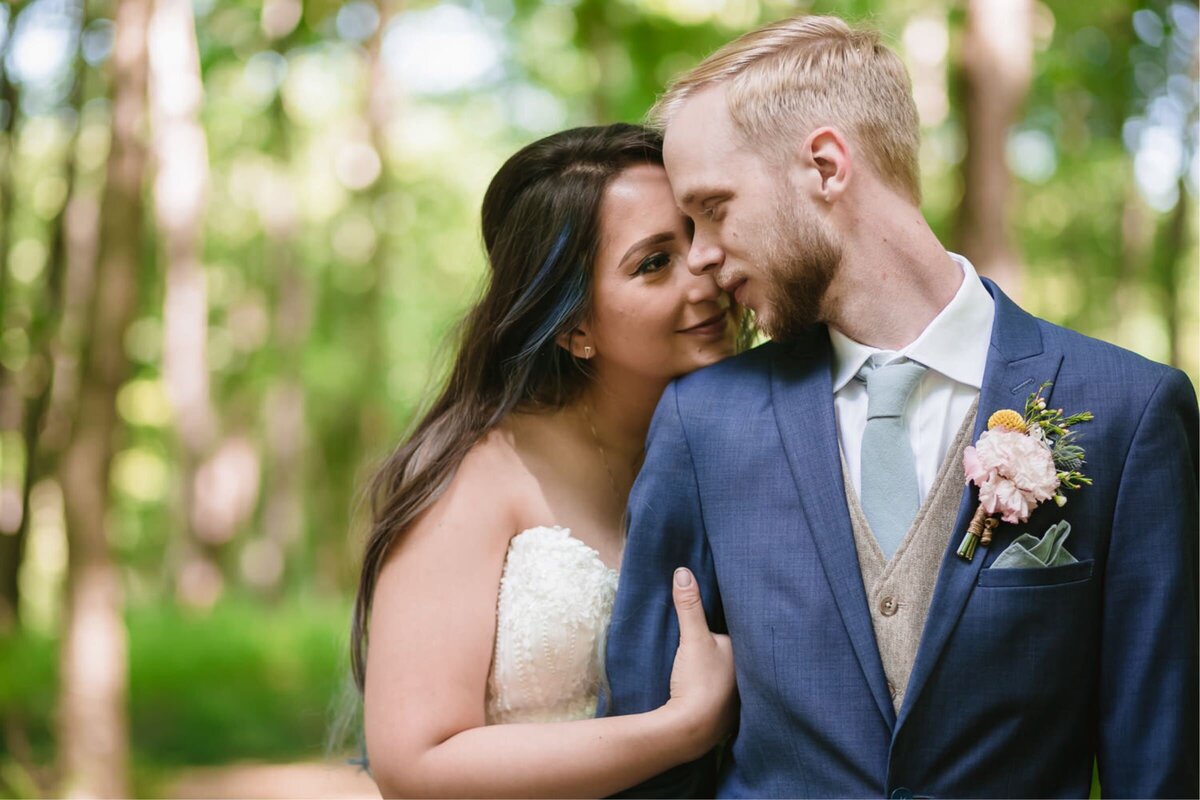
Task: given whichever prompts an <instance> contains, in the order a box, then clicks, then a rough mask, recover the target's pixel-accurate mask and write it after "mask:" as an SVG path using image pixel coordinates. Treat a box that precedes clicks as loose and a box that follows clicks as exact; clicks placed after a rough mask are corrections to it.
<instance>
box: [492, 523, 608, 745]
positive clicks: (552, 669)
mask: <svg viewBox="0 0 1200 800" xmlns="http://www.w3.org/2000/svg"><path fill="white" fill-rule="evenodd" d="M616 591H617V572H616V570H613V569H609V568H608V567H607V566H605V564H604V562H603V561H601V560H600V555H599V554H598V553H597V552H596V551H595V550H593V549H592V548H591V547H588V546H587V545H586V544H584V543H583V542H581V541H580V540H579V539H576V538H574V537H572V536H571V531H570V530H568V529H567V528H558V527H554V528H530V529H529V530H526V531H522V532H521V533H519V534H517V535H516V536H514V537H513V538H512V541H511V542H510V543H509V545H508V555H507V556H506V558H505V562H504V572H503V574H502V576H501V578H500V594H499V598H498V600H497V608H496V649H495V652H494V653H493V656H492V669H491V674H489V675H488V686H487V722H488V724H494V723H501V722H558V721H562V720H571V719H586V718H588V717H591V716H592V715H594V714H595V713H596V701H597V698H598V691H599V687H600V682H601V677H602V675H603V658H604V638H605V635H606V633H607V630H608V620H609V617H610V616H611V615H612V606H613V598H614V597H615V596H616Z"/></svg>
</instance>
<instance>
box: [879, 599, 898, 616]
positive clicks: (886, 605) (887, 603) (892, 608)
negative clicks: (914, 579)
mask: <svg viewBox="0 0 1200 800" xmlns="http://www.w3.org/2000/svg"><path fill="white" fill-rule="evenodd" d="M899 610H900V603H899V602H897V600H896V598H894V597H885V598H883V599H882V600H880V601H879V613H880V614H883V615H884V616H885V617H890V616H892V615H893V614H895V613H896V612H897V611H899Z"/></svg>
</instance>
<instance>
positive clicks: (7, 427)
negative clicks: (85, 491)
mask: <svg viewBox="0 0 1200 800" xmlns="http://www.w3.org/2000/svg"><path fill="white" fill-rule="evenodd" d="M22 8H23V6H17V7H16V8H14V9H13V10H12V12H11V15H10V17H9V20H8V32H9V35H8V36H6V37H5V40H4V47H3V48H0V101H2V102H3V105H4V108H5V117H4V125H3V136H4V155H3V158H0V335H3V334H4V333H5V332H6V331H7V330H8V323H7V319H8V294H9V292H8V282H9V264H8V253H9V250H10V248H11V247H12V211H13V199H14V193H13V168H12V165H13V162H14V161H15V158H14V151H15V149H16V130H17V124H16V122H17V110H18V105H19V103H20V95H19V92H18V89H17V86H16V84H15V83H13V81H12V79H11V76H10V75H9V73H8V68H7V67H6V66H5V65H6V64H7V59H8V54H9V51H10V50H11V49H12V42H13V37H12V31H13V28H14V26H15V25H16V22H17V17H18V15H19V14H20V13H21V10H22ZM21 406H22V399H21V393H20V391H19V389H18V388H17V385H16V381H15V380H14V376H13V374H12V373H11V371H10V370H9V369H8V368H7V367H5V366H4V364H3V363H0V432H4V431H15V430H18V429H20V428H21V423H22V410H21ZM8 441H11V440H8ZM4 448H5V444H4V442H3V441H0V454H3V457H2V459H0V460H5V461H6V460H8V459H9V458H15V456H16V454H15V453H8V452H5V449H4ZM21 460H22V461H24V463H25V465H26V466H25V470H26V471H28V465H29V461H30V459H29V454H28V451H26V453H25V455H24V456H23V458H22V459H21ZM12 477H13V476H12V475H6V474H5V473H4V472H0V631H5V630H8V629H9V628H11V627H12V626H13V625H15V624H16V622H17V614H18V606H19V603H20V592H19V589H18V586H17V573H18V571H19V570H20V567H21V558H22V554H23V553H24V550H25V532H24V522H25V519H24V515H23V513H22V511H21V508H20V506H21V502H20V499H19V498H20V492H19V490H18V489H17V487H16V486H15V485H11V484H10V481H11V480H12Z"/></svg>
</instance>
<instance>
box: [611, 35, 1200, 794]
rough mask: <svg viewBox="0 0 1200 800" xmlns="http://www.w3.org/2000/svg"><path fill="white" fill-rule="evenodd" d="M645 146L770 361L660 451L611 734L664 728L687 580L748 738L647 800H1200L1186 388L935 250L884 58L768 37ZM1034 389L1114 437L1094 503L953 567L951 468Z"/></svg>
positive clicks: (630, 567) (972, 494) (1095, 468)
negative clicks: (1091, 799) (681, 577)
mask: <svg viewBox="0 0 1200 800" xmlns="http://www.w3.org/2000/svg"><path fill="white" fill-rule="evenodd" d="M655 115H656V117H657V119H658V120H659V121H660V122H661V123H662V125H663V126H664V128H665V132H666V146H665V158H666V166H667V170H668V173H669V175H670V178H671V183H672V186H673V189H674V191H675V195H676V200H677V202H678V203H679V205H680V207H681V208H682V209H683V210H684V211H685V212H686V213H687V214H688V216H690V217H691V218H692V220H693V221H694V222H695V238H694V241H693V243H692V247H691V252H690V255H689V258H688V268H689V269H690V270H691V271H692V272H694V273H696V274H701V273H708V274H711V275H713V276H714V277H715V279H716V280H717V282H718V283H719V284H720V285H721V286H722V287H723V288H725V289H726V290H727V291H729V292H731V293H732V294H733V295H734V297H735V298H736V299H737V301H738V302H739V303H741V304H742V305H745V306H749V307H750V308H753V309H754V311H755V312H756V314H757V318H758V320H759V323H760V324H761V325H762V326H763V328H764V330H765V331H766V332H767V333H768V334H769V335H770V336H771V338H772V339H773V340H774V341H772V342H771V343H769V344H767V345H764V346H762V347H759V348H757V349H755V350H752V351H750V352H748V353H745V354H743V355H742V356H740V357H737V358H734V359H730V360H728V361H726V362H723V363H721V364H719V365H717V366H715V367H712V368H710V369H707V370H703V371H701V372H698V373H695V374H693V375H691V376H689V377H686V378H683V379H680V380H679V381H677V382H676V383H675V384H673V385H672V386H671V387H670V388H669V389H668V390H667V392H666V394H665V395H664V396H663V399H662V402H661V403H660V404H659V407H658V411H657V414H656V416H655V421H654V424H653V427H652V428H651V432H650V438H649V443H648V447H647V454H646V460H645V466H644V468H643V470H642V473H641V476H640V478H639V479H638V482H637V485H636V486H635V488H634V491H633V494H632V496H631V498H630V505H629V512H630V522H629V538H628V542H627V545H626V550H625V555H624V559H623V564H622V572H621V583H620V589H619V591H618V596H617V601H616V608H615V610H614V613H613V621H612V627H611V629H610V635H609V642H608V664H607V668H608V678H609V681H610V683H611V689H612V693H611V702H610V704H609V708H608V713H612V714H627V713H635V712H640V711H645V710H648V709H651V708H655V707H657V706H659V705H661V704H662V703H663V702H664V701H665V700H666V698H667V695H668V691H669V687H668V676H669V674H670V671H671V660H672V657H673V655H674V652H675V648H676V643H677V641H678V630H677V627H676V622H675V617H674V614H673V613H672V605H671V588H670V580H671V575H672V571H673V570H674V568H675V567H677V566H681V565H682V566H687V567H690V568H691V570H692V571H693V572H694V573H695V576H696V578H697V580H698V581H699V582H700V589H701V594H702V596H703V598H704V602H705V611H706V612H707V615H708V619H709V620H710V622H711V624H712V625H713V627H714V628H715V629H717V630H720V631H727V632H728V633H729V634H730V635H731V637H732V639H733V647H734V653H735V660H736V663H737V684H738V690H739V695H740V698H741V712H740V720H739V729H738V731H737V734H736V736H735V737H734V738H733V739H732V742H731V744H730V745H729V747H728V750H727V751H726V752H725V753H724V755H723V757H721V758H720V759H719V767H717V766H716V763H717V761H718V759H717V758H716V754H714V755H713V756H711V757H710V758H708V759H704V760H702V761H700V762H695V763H692V764H688V765H685V766H684V767H681V768H678V769H676V770H674V771H672V772H670V773H667V774H666V775H663V776H660V777H659V778H658V779H657V780H656V781H652V782H650V783H649V784H646V785H644V786H642V787H638V788H637V789H635V790H634V792H633V793H634V794H637V793H646V794H660V795H663V796H684V795H688V794H706V795H707V794H712V793H714V792H715V794H716V795H717V796H720V797H778V796H783V797H830V796H840V797H879V796H886V797H893V798H911V797H972V796H979V797H1059V796H1064V797H1065V796H1074V797H1087V796H1088V792H1089V788H1090V785H1091V780H1092V767H1093V762H1095V763H1097V764H1098V767H1099V776H1100V785H1101V791H1102V792H1103V795H1104V796H1105V797H1172V796H1174V797H1196V796H1197V795H1198V794H1200V790H1198V787H1197V751H1198V748H1200V743H1198V740H1197V728H1198V724H1200V723H1198V715H1197V408H1196V399H1195V394H1194V392H1193V390H1192V387H1191V384H1190V383H1189V382H1188V380H1187V378H1186V377H1185V376H1184V375H1183V374H1182V373H1181V372H1179V371H1178V370H1174V369H1171V368H1168V367H1165V366H1162V365H1160V364H1155V363H1153V362H1150V361H1147V360H1146V359H1144V358H1140V357H1138V356H1136V355H1133V354H1132V353H1129V352H1127V351H1124V350H1121V349H1119V348H1117V347H1113V346H1111V345H1108V344H1105V343H1103V342H1099V341H1096V340H1094V339H1089V338H1087V337H1084V336H1081V335H1079V334H1076V333H1073V332H1071V331H1068V330H1064V329H1063V328H1059V327H1057V326H1054V325H1051V324H1049V323H1047V322H1044V321H1042V320H1039V319H1036V318H1035V317H1032V316H1030V315H1029V314H1027V313H1026V312H1024V311H1022V310H1021V309H1020V308H1018V307H1017V306H1016V305H1015V304H1014V303H1013V302H1012V301H1011V300H1009V299H1008V298H1007V297H1006V296H1005V295H1004V294H1003V292H1002V291H1001V290H1000V288H999V287H997V286H996V285H995V284H993V283H991V282H990V281H987V280H981V279H980V278H979V277H978V276H977V275H976V274H975V271H974V269H973V268H972V266H971V264H970V263H968V262H967V261H966V259H963V258H961V257H960V256H956V255H953V254H951V253H947V252H946V250H945V249H944V248H943V247H942V246H941V244H939V242H938V241H937V239H936V238H935V237H934V235H933V233H932V232H931V231H930V229H929V227H928V225H927V224H926V223H925V220H924V219H923V218H922V216H921V213H920V210H919V202H920V187H919V182H918V175H917V149H918V127H917V116H916V111H915V108H914V105H913V101H912V98H911V93H910V84H909V80H908V77H907V75H906V73H905V70H904V67H903V66H902V64H901V63H900V61H899V59H898V58H897V57H896V56H895V54H893V53H892V52H891V51H889V50H888V49H887V48H886V47H884V46H883V45H881V44H880V43H879V38H878V36H877V35H876V34H875V33H873V32H869V31H863V30H853V29H851V28H849V27H847V25H846V24H845V23H843V22H842V21H841V20H839V19H836V18H832V17H799V18H795V19H788V20H784V21H782V22H778V23H775V24H773V25H769V26H767V27H765V28H762V29H760V30H757V31H754V32H752V33H749V34H747V35H745V36H743V37H741V38H740V39H738V40H737V41H735V42H732V43H731V44H729V45H728V46H726V47H725V48H724V49H722V50H721V51H719V52H717V53H716V54H714V55H713V56H711V57H710V58H708V59H707V60H706V61H704V62H703V63H702V64H700V65H699V66H698V67H696V68H695V69H694V70H692V71H691V72H690V73H688V74H686V75H684V76H683V77H682V78H681V79H679V80H678V81H676V82H675V83H674V84H673V85H672V87H671V88H670V89H669V90H668V92H667V94H666V96H665V97H664V98H663V99H662V100H661V101H660V103H659V105H658V106H656V109H655ZM1047 383H1049V384H1050V385H1049V387H1048V388H1046V389H1045V390H1043V393H1042V396H1043V398H1044V399H1045V400H1046V401H1047V403H1048V406H1047V407H1048V408H1050V409H1059V408H1061V409H1063V410H1064V412H1065V413H1066V414H1067V415H1070V414H1073V413H1076V412H1083V411H1091V412H1093V413H1094V415H1095V419H1094V420H1093V421H1091V422H1086V423H1081V424H1079V426H1078V428H1077V430H1078V431H1079V433H1080V438H1079V444H1080V445H1081V446H1083V447H1084V449H1085V451H1086V463H1085V464H1084V465H1083V466H1082V467H1081V468H1080V469H1081V471H1082V472H1084V473H1085V474H1086V475H1087V476H1088V477H1090V478H1091V479H1092V481H1093V483H1092V485H1090V486H1083V487H1082V488H1080V489H1078V490H1069V489H1065V488H1064V489H1063V494H1064V496H1065V497H1066V499H1067V501H1068V502H1067V503H1066V505H1065V506H1061V507H1060V505H1059V504H1058V503H1056V502H1054V501H1048V502H1043V503H1041V504H1040V505H1039V506H1037V507H1036V510H1034V511H1033V512H1032V515H1031V516H1029V518H1028V520H1027V521H1026V522H1022V523H1019V524H1009V523H1001V524H1000V525H999V526H998V527H997V528H995V530H994V531H993V539H992V541H991V543H990V545H987V546H979V548H978V549H977V551H976V552H975V554H974V557H973V558H972V559H971V560H967V559H966V558H963V557H960V556H959V555H957V554H956V551H957V550H958V548H959V543H960V540H961V538H962V536H963V533H964V532H965V531H966V530H967V527H968V524H969V522H970V521H971V519H972V516H973V513H974V512H975V509H976V507H977V506H978V503H979V490H978V489H977V488H975V487H974V486H966V487H965V488H964V484H965V481H964V473H963V454H964V451H965V449H966V448H967V447H968V446H969V445H973V444H974V443H976V441H977V440H978V439H979V436H980V434H981V432H983V431H984V430H985V429H986V428H987V422H988V419H989V417H990V416H991V415H992V414H993V413H994V412H996V411H999V410H1002V409H1013V410H1015V411H1017V412H1020V413H1024V410H1025V401H1026V398H1027V397H1028V396H1029V395H1030V394H1032V393H1034V392H1036V391H1037V390H1038V387H1039V386H1042V385H1043V384H1047ZM1001 499H1007V500H1009V501H1012V500H1013V497H1012V496H1007V495H1006V496H1004V497H1002V498H1001ZM1059 523H1067V525H1060V524H1059ZM1023 534H1029V535H1030V536H1029V537H1026V538H1022V539H1021V540H1020V541H1017V539H1018V537H1021V536H1022V535H1023ZM1002 553H1004V554H1005V555H1004V557H1001V554H1002Z"/></svg>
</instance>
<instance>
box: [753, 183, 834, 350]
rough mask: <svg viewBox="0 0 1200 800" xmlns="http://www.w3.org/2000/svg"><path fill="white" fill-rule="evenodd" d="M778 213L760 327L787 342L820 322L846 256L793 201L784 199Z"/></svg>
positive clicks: (765, 263)
mask: <svg viewBox="0 0 1200 800" xmlns="http://www.w3.org/2000/svg"><path fill="white" fill-rule="evenodd" d="M777 208H779V209H780V213H779V218H778V219H777V220H776V221H775V224H774V225H773V226H772V228H771V231H772V232H771V233H768V234H767V236H768V244H767V247H766V248H765V257H764V260H763V263H762V264H761V269H762V272H763V273H764V274H765V275H768V276H770V282H769V283H768V285H767V313H766V314H762V315H759V320H758V323H759V327H761V328H762V330H763V332H764V333H766V334H767V335H768V336H770V337H771V338H772V339H774V340H776V341H788V340H790V339H794V338H796V337H797V336H799V335H800V334H801V333H802V332H803V331H804V329H805V328H807V327H809V326H810V325H813V324H814V323H816V322H820V321H821V319H822V314H821V311H822V307H823V304H824V300H825V295H826V293H827V292H828V291H829V284H830V283H831V282H832V281H833V277H834V275H836V274H837V269H838V265H839V264H840V263H841V260H842V248H841V245H840V244H839V243H838V242H837V241H836V240H835V239H834V238H833V236H831V235H830V233H829V232H828V230H826V228H825V225H824V223H823V222H822V221H821V220H820V219H819V218H817V216H816V215H815V214H813V213H812V212H811V211H808V210H807V209H805V210H803V211H802V210H801V209H800V208H798V207H797V206H796V205H795V203H780V204H779V205H778V206H777Z"/></svg>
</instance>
